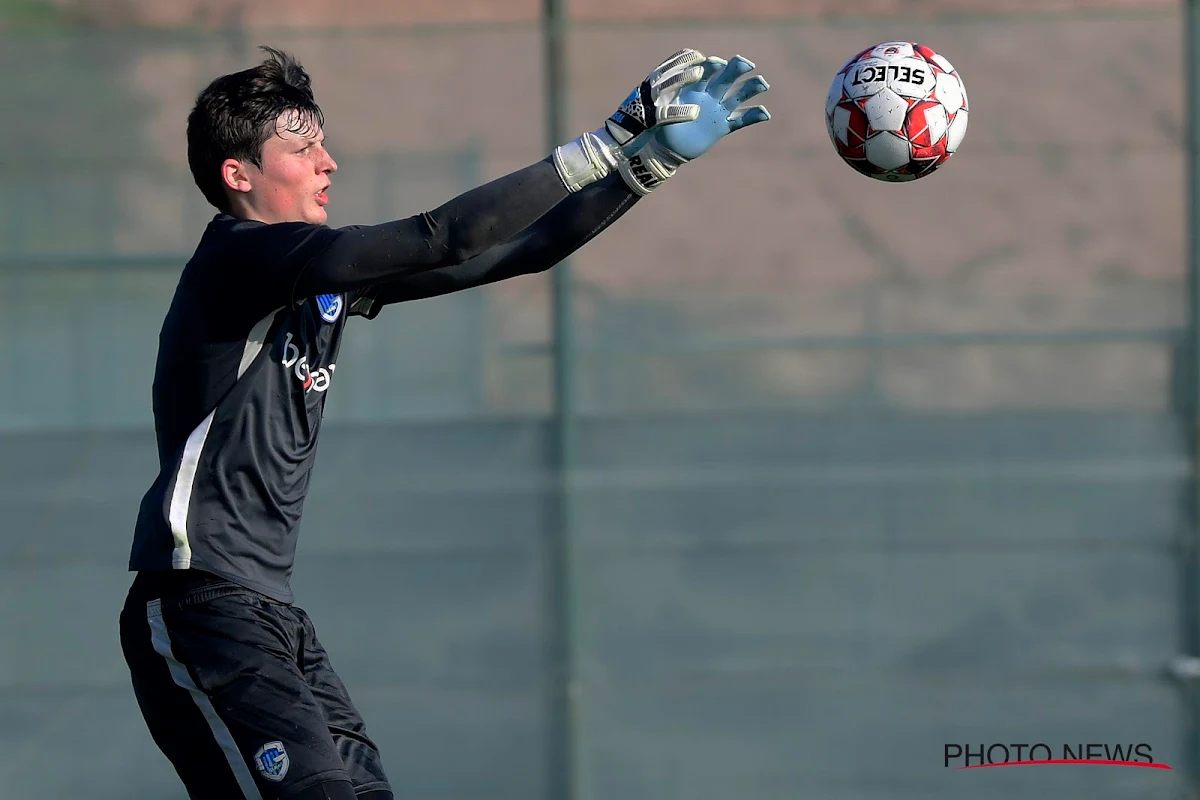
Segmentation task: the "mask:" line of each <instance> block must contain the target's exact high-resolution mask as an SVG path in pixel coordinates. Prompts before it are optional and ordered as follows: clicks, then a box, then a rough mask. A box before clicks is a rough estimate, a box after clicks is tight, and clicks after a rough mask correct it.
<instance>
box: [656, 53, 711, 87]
mask: <svg viewBox="0 0 1200 800" xmlns="http://www.w3.org/2000/svg"><path fill="white" fill-rule="evenodd" d="M703 60H704V54H703V53H701V52H700V51H699V50H693V49H692V48H690V47H685V48H684V49H683V50H680V51H678V52H676V53H673V54H672V55H671V56H670V57H669V58H667V60H666V61H664V62H662V63H661V64H659V65H658V66H657V67H655V68H654V71H653V72H652V73H650V74H651V75H652V76H654V77H655V78H657V77H659V76H661V75H665V74H667V73H668V72H672V71H673V70H677V69H680V68H683V67H690V66H692V65H694V64H699V63H700V62H701V61H703ZM651 82H652V83H653V81H651Z"/></svg>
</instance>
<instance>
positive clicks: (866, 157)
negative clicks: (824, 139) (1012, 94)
mask: <svg viewBox="0 0 1200 800" xmlns="http://www.w3.org/2000/svg"><path fill="white" fill-rule="evenodd" d="M967 116H968V108H967V90H966V87H965V86H963V82H962V78H960V77H959V75H958V72H957V71H956V70H955V69H954V67H953V66H952V65H951V64H950V62H949V61H947V60H946V59H945V58H943V57H942V56H940V55H938V54H937V53H935V52H934V51H933V50H931V49H929V48H928V47H926V46H924V45H921V44H916V43H913V42H884V43H882V44H879V45H876V46H874V47H871V48H869V49H867V50H864V51H862V52H861V53H859V54H858V55H856V56H855V57H854V58H852V59H850V61H848V62H847V63H846V66H844V67H842V69H841V70H840V71H839V72H838V74H837V77H835V78H834V79H833V85H832V86H830V87H829V98H828V99H827V100H826V102H825V125H826V128H827V129H828V131H829V138H830V139H832V140H833V145H834V147H836V148H837V152H838V155H840V156H841V157H842V159H843V160H844V161H845V162H846V163H847V164H849V165H850V166H851V167H854V169H856V170H858V171H859V172H861V173H862V174H864V175H867V176H869V177H871V178H875V179H877V180H881V181H889V182H893V183H895V182H900V181H915V180H916V179H917V178H923V177H925V176H926V175H930V174H932V173H933V172H934V171H935V170H937V169H938V167H940V166H941V165H942V164H945V163H946V162H947V161H948V160H949V159H950V157H951V156H952V155H954V153H955V152H956V151H957V150H958V148H959V146H960V145H961V144H962V141H963V137H964V136H965V135H966V133H967Z"/></svg>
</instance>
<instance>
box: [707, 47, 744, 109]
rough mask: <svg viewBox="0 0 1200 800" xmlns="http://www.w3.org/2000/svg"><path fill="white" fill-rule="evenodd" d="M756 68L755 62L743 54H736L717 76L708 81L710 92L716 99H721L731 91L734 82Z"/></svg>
mask: <svg viewBox="0 0 1200 800" xmlns="http://www.w3.org/2000/svg"><path fill="white" fill-rule="evenodd" d="M752 69H754V62H753V61H750V60H748V59H745V58H742V57H741V56H734V57H733V58H732V59H731V60H730V61H729V63H728V64H726V65H725V68H724V69H722V70H721V71H720V72H719V73H717V76H716V77H715V78H713V79H712V80H710V81H709V82H708V93H709V94H710V95H712V96H713V98H714V99H716V100H720V99H721V97H723V96H724V95H725V92H727V91H729V87H730V86H733V84H734V82H735V81H736V80H737V79H738V78H740V77H742V76H743V75H745V74H746V73H747V72H750V71H751V70H752Z"/></svg>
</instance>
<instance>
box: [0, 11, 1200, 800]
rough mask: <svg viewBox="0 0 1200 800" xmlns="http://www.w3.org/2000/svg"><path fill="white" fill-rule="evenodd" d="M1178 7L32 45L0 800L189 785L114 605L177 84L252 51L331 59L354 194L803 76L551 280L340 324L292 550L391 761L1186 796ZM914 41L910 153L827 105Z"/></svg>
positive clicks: (852, 792) (725, 789) (528, 789)
mask: <svg viewBox="0 0 1200 800" xmlns="http://www.w3.org/2000/svg"><path fill="white" fill-rule="evenodd" d="M548 7H550V8H553V4H549V5H548ZM1186 20H1187V17H1186V16H1185V13H1184V9H1182V8H1180V9H1170V10H1149V11H1144V12H1136V13H1135V12H1123V13H1104V14H1102V13H1092V12H1086V13H1085V12H1079V13H1069V12H1063V13H1055V14H1052V15H1051V14H1046V15H1026V16H1013V15H1007V16H1006V15H1000V14H987V15H978V16H972V15H970V14H966V15H959V16H956V17H954V18H946V19H907V18H896V17H890V18H883V17H880V18H878V19H870V18H865V19H857V20H855V21H852V22H841V23H836V22H826V23H820V24H818V23H814V22H811V21H805V20H802V19H784V20H779V21H776V22H765V21H764V22H756V23H753V24H732V23H730V24H725V23H720V24H717V23H711V22H709V23H702V22H695V23H688V22H678V21H673V22H657V23H653V24H638V23H633V22H627V23H625V22H622V23H603V24H602V23H581V22H576V23H572V24H563V25H562V26H561V27H559V28H558V29H557V30H558V35H559V38H558V39H557V42H558V46H559V48H560V49H559V50H558V52H560V54H561V55H562V56H563V60H562V62H561V67H560V68H559V69H550V70H548V69H547V67H546V64H547V63H548V60H547V56H548V54H549V55H551V56H552V55H553V53H554V52H555V48H554V47H553V46H552V47H551V48H550V49H549V50H547V49H546V47H545V45H546V42H547V37H546V35H545V32H546V31H545V29H543V28H542V27H541V26H539V25H536V24H528V25H524V24H508V25H500V26H494V27H484V26H472V27H467V26H463V27H455V26H447V27H437V28H429V29H419V30H407V31H406V30H396V29H379V30H374V31H327V32H320V33H315V32H297V31H291V32H237V33H202V32H196V31H189V32H175V33H165V32H151V31H134V30H113V31H86V32H85V31H68V32H63V31H60V30H56V29H55V28H54V26H53V24H50V23H48V27H39V28H38V29H36V30H26V31H22V32H19V33H11V32H10V33H8V34H5V35H4V38H3V39H0V68H3V70H4V74H6V75H8V76H11V77H10V79H9V80H7V81H5V82H4V83H3V85H0V98H2V99H3V107H4V108H6V109H11V110H16V113H10V114H9V115H7V118H6V121H5V125H4V128H5V135H4V139H5V140H6V141H7V142H10V143H11V144H10V145H9V146H8V147H6V148H5V153H4V156H3V159H4V167H5V168H4V169H3V170H0V211H2V212H3V213H0V297H2V298H3V301H4V313H3V314H2V315H0V343H3V345H4V346H3V348H0V367H2V368H3V371H4V374H5V376H6V381H5V391H3V392H0V479H2V480H0V512H2V515H0V519H2V520H3V521H2V522H0V604H2V607H3V609H4V614H3V615H2V616H0V745H3V747H0V800H6V798H7V797H9V796H11V797H14V798H16V797H20V798H23V799H24V798H54V799H55V800H57V799H58V798H64V797H90V798H117V797H121V798H125V797H139V798H142V797H144V798H164V800H168V799H170V798H181V797H183V794H182V792H181V790H180V789H179V788H178V786H177V785H176V784H177V782H176V781H175V779H174V777H173V775H172V773H171V771H170V769H169V766H168V765H167V764H166V762H165V761H164V760H163V759H162V757H161V756H160V755H159V754H158V752H157V750H156V749H155V748H154V746H153V744H152V742H151V741H150V739H149V737H148V735H147V734H146V733H145V730H144V727H143V726H142V724H141V720H140V718H139V717H138V713H137V709H136V705H135V704H134V702H133V698H132V694H131V692H130V691H129V688H128V679H127V676H126V673H125V670H124V665H123V663H122V661H121V656H120V652H119V649H118V646H117V641H116V615H117V611H118V609H119V607H120V604H121V602H122V600H123V593H124V590H125V588H126V586H127V583H128V576H127V574H126V573H125V572H124V563H125V557H126V554H127V549H128V545H129V540H130V532H131V526H132V522H133V519H134V516H135V514H136V508H137V503H138V500H139V499H140V496H141V493H142V492H143V491H144V490H145V488H146V487H147V486H148V484H149V482H150V481H151V480H152V478H153V474H154V468H155V451H154V447H153V441H152V432H151V431H150V429H149V410H150V401H149V391H150V380H151V376H152V369H153V363H154V351H155V346H156V337H157V332H158V325H159V323H160V322H161V319H162V315H163V313H164V312H165V310H166V307H167V304H168V302H169V300H170V297H171V294H172V292H173V290H174V282H175V279H176V277H177V275H178V272H179V269H180V267H181V266H182V263H183V261H184V260H185V259H186V257H187V254H188V252H189V251H190V248H191V246H192V245H193V244H194V241H195V239H196V237H197V235H198V233H199V232H200V231H201V230H202V229H203V226H204V224H205V222H206V220H207V216H208V214H209V211H208V210H207V209H206V208H205V207H204V205H203V203H202V202H201V198H200V197H199V194H198V192H197V191H196V190H195V189H194V187H193V186H192V185H191V183H190V179H189V177H188V174H187V169H186V163H185V160H184V156H183V145H182V134H183V125H184V120H185V117H186V113H187V109H188V107H189V105H190V102H191V100H192V99H193V98H194V95H195V92H196V91H197V90H198V89H199V88H200V87H201V86H202V85H203V83H204V82H205V81H207V80H208V79H209V78H211V77H213V76H214V75H216V74H218V73H220V72H224V71H229V70H231V69H234V68H239V67H241V66H244V65H247V64H249V63H252V61H253V60H254V59H255V58H256V56H255V53H254V50H253V45H254V44H256V43H259V42H262V43H270V44H273V45H276V46H281V47H284V48H287V49H290V50H292V51H294V52H295V53H296V54H297V55H298V56H300V57H301V59H302V60H303V61H304V62H305V64H306V65H307V66H308V67H309V69H310V71H311V72H312V73H313V76H314V83H315V88H316V90H317V93H318V97H319V99H320V100H321V102H322V104H323V106H324V108H325V111H326V115H327V118H328V125H327V132H328V134H329V140H330V148H331V149H332V151H333V153H334V155H335V157H337V159H338V161H339V164H340V165H341V168H340V170H339V174H338V175H337V176H336V177H335V185H334V191H333V195H332V198H333V204H332V206H331V209H332V214H331V222H332V223H333V224H348V223H357V222H372V221H377V220H382V219H387V218H393V217H397V216H402V215H407V214H411V213H415V212H417V211H420V210H424V209H426V208H428V207H431V206H433V205H436V204H438V203H439V202H441V200H443V199H445V198H447V197H449V196H451V195H453V194H455V193H457V192H459V191H461V190H462V189H464V188H466V187H468V186H471V185H474V184H475V183H477V182H479V181H482V180H484V179H486V178H489V177H492V176H495V175H499V174H501V173H503V172H506V171H508V170H510V169H513V168H516V167H519V166H523V165H524V164H526V163H529V162H530V161H533V160H536V159H538V158H541V157H543V156H544V154H545V153H546V151H547V141H546V139H547V128H548V127H549V128H550V133H551V136H550V138H551V139H555V138H557V139H562V138H569V137H571V136H574V135H575V134H576V133H578V132H579V131H582V130H585V129H589V128H592V127H595V126H596V125H598V124H599V122H600V120H602V119H603V117H604V116H605V115H606V114H607V113H608V112H609V111H611V109H612V107H613V106H614V105H615V104H616V103H617V102H619V101H620V99H621V98H622V97H624V95H625V94H626V92H627V91H628V89H629V85H630V84H631V81H634V80H637V78H638V77H639V76H640V75H641V74H642V72H643V71H644V70H645V69H647V68H649V67H651V66H653V64H654V63H657V60H658V59H659V58H660V57H661V56H663V55H665V54H667V53H669V52H671V51H672V50H674V49H675V48H677V47H679V46H695V47H698V48H699V49H702V50H705V51H711V52H717V53H720V54H724V55H732V54H734V53H742V54H744V55H746V56H748V57H750V58H751V59H753V60H754V61H756V62H757V64H758V65H759V67H760V68H761V70H762V72H763V73H764V74H765V75H766V76H767V77H768V79H769V80H770V82H771V85H772V89H771V91H770V92H769V93H768V95H767V96H766V100H765V102H766V103H767V104H768V106H769V107H770V108H771V110H772V113H773V116H774V119H773V120H772V121H771V122H770V123H768V124H767V125H763V126H758V127H756V128H754V129H752V130H750V131H746V132H745V133H744V134H739V136H738V137H737V138H738V139H740V141H738V142H735V141H732V140H731V141H730V142H727V143H724V144H722V145H721V146H720V147H719V148H718V149H717V150H715V151H714V152H713V153H711V154H710V155H709V156H706V157H705V159H704V160H702V161H701V162H698V163H696V164H694V165H690V166H688V167H687V168H686V169H685V170H683V171H681V173H680V174H679V175H678V176H677V177H676V178H674V179H672V181H671V182H670V183H668V184H667V185H666V186H665V187H664V188H663V189H662V190H660V191H659V192H657V193H655V194H654V195H652V196H651V197H649V198H647V199H646V200H645V201H643V202H642V203H641V204H640V205H639V207H638V208H636V209H634V210H633V211H632V212H631V213H630V214H629V215H628V216H627V217H626V218H624V219H622V220H621V222H620V223H618V225H617V226H615V227H614V228H613V229H612V230H611V231H608V232H606V233H605V234H604V235H602V236H601V237H599V238H598V239H597V240H595V241H594V242H593V243H591V244H590V245H588V246H587V247H586V248H584V249H583V250H582V251H580V252H579V253H577V254H576V255H575V256H573V257H572V259H571V261H570V264H569V270H568V269H564V270H558V271H557V272H552V273H550V274H548V275H541V276H532V277H527V278H521V279H518V280H514V281H510V282H508V283H505V284H502V285H498V286H493V287H488V288H486V289H483V290H478V291H472V292H467V293H462V294H460V295H454V296H450V297H445V298H439V299H436V300H429V301H422V302H419V303H415V304H411V305H409V306H399V307H396V308H394V309H390V310H389V312H386V313H385V314H384V315H382V316H381V317H380V318H379V319H378V320H375V321H373V322H370V323H367V322H362V321H359V322H354V323H352V324H351V326H350V328H349V329H348V335H347V337H346V341H345V344H344V347H343V351H342V354H341V357H340V358H339V376H340V377H339V387H340V388H339V389H338V391H337V392H335V393H334V394H333V395H331V396H330V398H329V405H328V411H327V415H328V419H329V422H330V424H329V425H328V427H327V429H326V433H325V437H324V441H323V445H322V453H321V456H320V458H319V460H318V465H317V468H316V473H315V476H314V479H315V480H314V487H313V493H312V496H311V497H310V499H309V502H308V505H307V507H306V511H305V521H304V525H303V528H304V529H303V532H302V536H301V545H300V553H299V560H298V563H297V572H296V578H295V586H296V591H297V595H298V598H299V602H300V604H301V605H303V606H304V607H305V608H306V610H308V611H309V613H310V614H311V615H312V616H313V618H314V620H315V622H316V624H317V626H318V629H319V630H320V631H321V635H322V639H323V641H324V642H325V644H326V646H327V647H328V649H329V650H330V652H331V653H332V654H333V659H334V664H335V666H337V667H338V669H339V670H340V671H341V673H342V674H343V677H344V678H345V679H346V682H347V684H348V685H349V687H350V689H351V692H352V694H353V695H354V697H355V698H356V700H357V702H358V703H359V705H360V706H361V707H362V709H363V712H364V715H365V716H366V718H367V722H368V726H369V728H370V730H371V731H372V733H373V734H374V735H375V737H376V738H377V740H378V741H379V742H380V744H381V746H382V747H383V748H384V751H385V757H386V762H385V763H386V765H387V767H388V769H389V771H390V773H391V776H392V780H393V783H394V784H395V787H396V789H397V796H402V797H413V798H417V797H420V798H451V797H453V798H460V799H461V798H514V799H515V798H522V800H526V799H527V798H556V800H557V798H563V797H568V796H570V797H572V798H573V800H608V799H609V798H612V799H613V800H616V798H620V800H639V799H640V798H654V799H655V800H663V799H664V798H687V800H696V799H697V798H713V799H714V800H716V798H722V799H724V798H732V797H736V798H739V800H757V799H758V798H762V799H763V800H766V799H767V798H770V799H771V800H775V799H776V798H785V797H810V796H811V797H821V798H827V799H829V800H839V799H845V800H875V799H876V798H879V799H880V800H882V798H889V799H890V798H922V800H929V799H930V798H952V797H953V798H959V797H972V798H976V799H977V800H989V799H990V798H1009V797H1012V796H1015V795H1017V794H1020V795H1021V796H1026V797H1045V798H1056V800H1058V799H1061V798H1088V799H1089V800H1098V799H1101V798H1128V797H1139V798H1183V797H1195V796H1197V787H1198V786H1200V778H1198V777H1197V774H1198V771H1197V768H1196V763H1197V756H1198V755H1200V744H1198V743H1197V742H1198V740H1200V735H1198V733H1197V728H1196V722H1195V720H1196V714H1195V708H1194V704H1193V700H1194V698H1193V696H1192V683H1191V680H1192V678H1194V675H1195V673H1196V670H1195V666H1196V662H1195V661H1193V660H1192V657H1194V656H1198V655H1200V643H1198V642H1197V636H1198V633H1197V631H1198V626H1197V621H1196V609H1197V608H1198V607H1200V606H1198V605H1197V603H1198V599H1197V598H1198V594H1200V592H1198V591H1197V581H1196V570H1195V559H1194V553H1195V546H1194V538H1193V537H1194V529H1195V526H1194V519H1195V498H1196V493H1195V485H1196V484H1195V470H1194V467H1193V452H1194V447H1193V442H1194V436H1195V433H1194V432H1195V426H1194V417H1195V408H1196V404H1195V402H1194V397H1195V396H1196V393H1195V388H1194V383H1195V380H1196V375H1197V374H1200V371H1198V370H1196V369H1195V366H1194V365H1195V352H1196V350H1195V348H1194V347H1193V345H1192V338H1191V337H1192V335H1193V334H1192V327H1191V322H1192V320H1193V318H1194V313H1193V310H1192V303H1191V298H1192V286H1193V284H1192V282H1191V281H1190V280H1189V277H1190V276H1189V272H1190V271H1189V269H1188V266H1187V265H1188V263H1189V255H1188V252H1189V246H1188V233H1189V230H1190V229H1191V226H1189V224H1188V220H1189V213H1190V212H1189V210H1188V196H1189V195H1188V191H1189V189H1188V176H1189V168H1194V167H1193V166H1192V165H1191V162H1189V160H1188V159H1187V148H1186V147H1185V142H1186V141H1187V131H1188V119H1187V113H1186V111H1185V108H1186V106H1185V103H1184V97H1185V85H1186V81H1185V77H1186V74H1187V69H1186V63H1187V59H1186V56H1185V53H1186V48H1185V36H1184V31H1185V21H1186ZM895 38H905V39H912V40H916V41H921V42H924V43H926V44H928V45H930V46H932V47H934V48H935V49H936V50H938V51H939V52H941V53H943V54H944V55H945V56H946V57H947V58H949V59H950V60H951V61H952V62H953V63H954V65H955V66H956V67H957V68H958V69H959V70H960V72H961V74H962V75H963V78H964V81H965V83H966V86H967V89H968V92H969V93H970V98H971V103H972V117H971V127H970V130H969V131H968V134H967V138H966V142H965V144H964V147H963V149H962V151H961V152H960V153H959V154H958V155H957V156H955V158H954V160H953V161H952V162H951V163H950V164H949V165H947V166H946V167H945V168H944V170H943V171H942V172H940V173H939V174H938V175H935V176H933V177H931V178H929V179H928V180H922V181H919V182H917V183H915V184H911V185H907V186H889V185H882V184H878V185H877V184H874V183H872V182H870V181H868V180H867V179H865V178H862V177H860V176H858V175H856V174H854V173H853V172H852V171H851V170H850V169H849V168H848V167H846V166H845V165H843V164H842V163H840V162H839V161H838V159H837V158H836V155H835V154H834V153H833V151H832V149H831V148H830V146H829V143H828V139H827V138H826V134H825V131H824V127H823V121H822V116H821V111H822V109H823V105H824V98H825V93H826V90H827V88H828V84H829V80H830V79H831V78H832V75H833V73H834V72H835V71H836V70H837V69H838V68H839V67H840V66H841V65H842V63H843V62H844V61H845V60H846V58H847V57H849V56H850V55H851V54H853V53H856V52H858V51H859V50H861V49H862V48H863V47H866V46H867V45H870V44H873V43H875V42H878V41H884V40H888V39H895ZM551 40H552V41H553V37H551ZM549 63H555V62H554V61H553V59H550V61H549ZM547 97H558V98H559V101H558V102H557V103H549V102H547ZM548 121H549V123H548ZM955 743H957V744H962V745H964V746H971V747H978V746H980V745H982V744H987V743H1026V744H1034V743H1046V744H1047V745H1049V746H1050V747H1051V748H1053V750H1054V754H1055V755H1056V756H1059V755H1061V754H1062V748H1063V746H1064V745H1070V746H1072V747H1074V746H1078V745H1084V746H1086V745H1087V744H1089V743H1095V744H1108V745H1109V746H1112V745H1117V744H1121V745H1130V744H1133V745H1136V744H1139V743H1145V744H1148V745H1150V746H1151V747H1152V752H1153V755H1154V758H1155V760H1156V761H1158V762H1165V763H1167V764H1169V765H1171V766H1172V767H1173V769H1172V770H1170V771H1166V770H1155V769H1132V768H1120V767H1100V766H1043V767H1036V768H1033V767H1031V768H1011V769H996V770H980V771H958V770H955V769H953V768H947V767H946V766H945V765H944V748H945V746H946V745H947V744H955Z"/></svg>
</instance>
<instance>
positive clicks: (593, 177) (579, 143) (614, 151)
mask: <svg viewBox="0 0 1200 800" xmlns="http://www.w3.org/2000/svg"><path fill="white" fill-rule="evenodd" d="M553 160H554V167H555V169H557V170H558V177H559V178H561V179H562V182H563V185H564V186H566V187H567V191H570V192H578V191H579V190H581V189H583V187H585V186H588V185H590V184H593V183H595V182H596V181H598V180H600V179H601V178H604V177H605V176H607V175H608V174H609V173H611V172H612V171H613V170H616V169H619V168H620V162H621V161H622V160H623V156H622V154H621V148H620V146H619V145H618V144H617V142H616V140H615V139H613V137H612V135H611V134H610V133H609V132H608V130H607V129H606V128H604V127H600V128H599V129H597V130H594V131H590V132H588V133H585V134H583V135H582V136H579V137H578V138H576V139H573V140H571V141H570V142H567V143H566V144H564V145H560V146H559V147H556V148H554V154H553Z"/></svg>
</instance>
